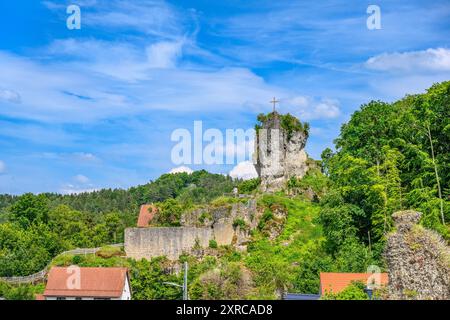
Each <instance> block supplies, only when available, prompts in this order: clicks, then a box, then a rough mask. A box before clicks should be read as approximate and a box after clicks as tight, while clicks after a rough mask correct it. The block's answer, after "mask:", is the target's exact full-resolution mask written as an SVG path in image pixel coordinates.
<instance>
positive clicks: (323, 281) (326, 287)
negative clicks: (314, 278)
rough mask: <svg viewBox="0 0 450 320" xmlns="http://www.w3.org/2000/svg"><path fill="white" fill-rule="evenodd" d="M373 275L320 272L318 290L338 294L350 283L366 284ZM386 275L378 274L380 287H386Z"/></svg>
mask: <svg viewBox="0 0 450 320" xmlns="http://www.w3.org/2000/svg"><path fill="white" fill-rule="evenodd" d="M372 275H373V273H335V272H321V273H320V288H321V293H322V294H326V293H330V292H333V293H339V292H341V291H342V290H344V289H345V288H346V287H348V286H349V285H350V284H351V283H352V281H361V282H363V283H367V279H368V278H369V277H370V276H372ZM387 283H388V274H387V273H381V274H380V285H387Z"/></svg>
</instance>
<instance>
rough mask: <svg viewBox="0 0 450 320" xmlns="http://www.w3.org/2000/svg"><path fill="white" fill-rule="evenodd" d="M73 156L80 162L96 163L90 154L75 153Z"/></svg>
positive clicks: (93, 156)
mask: <svg viewBox="0 0 450 320" xmlns="http://www.w3.org/2000/svg"><path fill="white" fill-rule="evenodd" d="M73 156H74V157H75V158H76V159H79V160H82V161H96V160H98V158H97V157H96V156H95V155H93V154H92V153H86V152H75V153H74V154H73Z"/></svg>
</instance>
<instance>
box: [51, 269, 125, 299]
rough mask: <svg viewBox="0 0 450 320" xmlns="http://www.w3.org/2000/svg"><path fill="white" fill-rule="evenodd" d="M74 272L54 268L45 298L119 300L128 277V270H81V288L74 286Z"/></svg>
mask: <svg viewBox="0 0 450 320" xmlns="http://www.w3.org/2000/svg"><path fill="white" fill-rule="evenodd" d="M74 274H75V273H74V271H73V270H68V268H62V267H53V268H52V269H51V270H50V272H49V274H48V280H47V286H46V288H45V292H44V296H45V297H98V298H119V297H120V296H121V295H122V291H123V288H124V286H125V279H126V278H127V276H128V269H127V268H80V287H79V288H76V289H73V288H70V286H71V285H74V283H75V282H73V281H72V280H73V277H74Z"/></svg>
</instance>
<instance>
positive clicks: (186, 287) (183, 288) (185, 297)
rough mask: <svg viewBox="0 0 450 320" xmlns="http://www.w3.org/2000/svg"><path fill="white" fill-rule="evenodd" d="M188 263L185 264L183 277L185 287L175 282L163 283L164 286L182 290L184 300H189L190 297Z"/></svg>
mask: <svg viewBox="0 0 450 320" xmlns="http://www.w3.org/2000/svg"><path fill="white" fill-rule="evenodd" d="M187 276H188V263H187V262H184V277H183V285H179V284H178V283H173V282H163V284H168V285H169V286H174V287H178V288H181V289H182V290H183V300H189V296H188V278H187Z"/></svg>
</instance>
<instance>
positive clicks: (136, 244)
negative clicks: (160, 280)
mask: <svg viewBox="0 0 450 320" xmlns="http://www.w3.org/2000/svg"><path fill="white" fill-rule="evenodd" d="M205 216H206V217H207V218H204V219H201V217H205ZM258 217H259V214H258V213H257V210H256V200H254V199H251V200H248V202H247V203H234V204H232V205H230V206H227V207H219V208H208V207H207V208H202V209H197V210H194V211H193V212H189V213H185V214H183V216H182V220H181V222H182V225H183V227H149V228H127V229H125V252H126V254H127V256H128V257H130V258H134V259H138V260H139V259H142V258H146V259H150V258H152V257H157V256H167V258H169V259H170V260H176V259H178V257H179V256H180V255H181V254H182V253H190V252H192V250H193V249H194V247H195V246H196V244H198V245H199V246H200V247H202V248H206V247H208V246H209V241H210V240H215V241H216V242H217V244H218V245H230V244H236V245H238V246H239V245H244V244H245V242H246V240H247V239H248V237H249V234H248V231H249V230H250V229H251V228H254V227H256V225H257V220H258ZM237 218H241V219H242V220H244V221H245V223H246V224H247V225H248V229H246V230H241V229H240V227H233V222H234V221H235V220H236V219H237Z"/></svg>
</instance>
